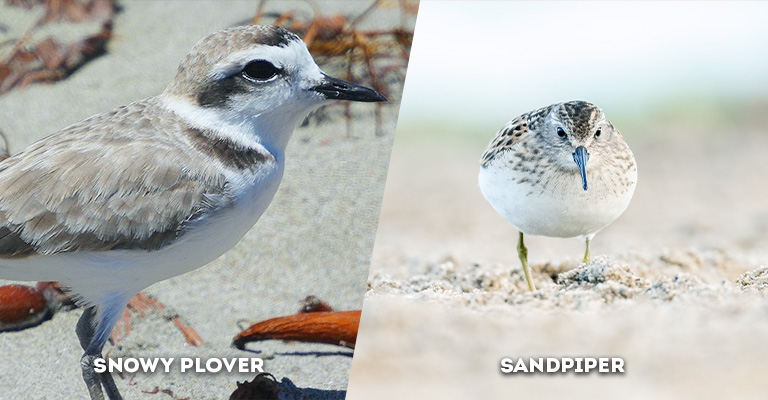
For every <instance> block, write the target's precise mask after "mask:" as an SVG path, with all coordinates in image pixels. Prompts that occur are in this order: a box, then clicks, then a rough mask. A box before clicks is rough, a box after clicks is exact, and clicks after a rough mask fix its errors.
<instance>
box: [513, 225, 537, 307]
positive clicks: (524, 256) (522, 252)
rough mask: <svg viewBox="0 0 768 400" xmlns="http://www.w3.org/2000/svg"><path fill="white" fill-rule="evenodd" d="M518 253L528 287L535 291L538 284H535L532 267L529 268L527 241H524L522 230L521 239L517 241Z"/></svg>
mask: <svg viewBox="0 0 768 400" xmlns="http://www.w3.org/2000/svg"><path fill="white" fill-rule="evenodd" d="M517 255H518V256H519V257H520V262H522V263H523V272H524V273H525V281H526V282H528V289H531V291H532V292H533V291H534V290H536V285H534V284H533V277H532V276H531V269H530V268H528V249H526V248H525V243H523V232H520V239H519V240H518V242H517Z"/></svg>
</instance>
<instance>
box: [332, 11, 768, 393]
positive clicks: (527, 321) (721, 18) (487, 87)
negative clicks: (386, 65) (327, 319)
mask: <svg viewBox="0 0 768 400" xmlns="http://www.w3.org/2000/svg"><path fill="white" fill-rule="evenodd" d="M555 5H556V6H555ZM764 10H765V4H759V3H739V4H737V3H728V4H725V3H706V4H704V3H676V2H662V3H653V2H651V3H636V2H610V3H594V2H566V3H563V2H557V3H554V2H482V3H466V2H465V3H462V2H451V1H446V2H424V3H422V4H421V7H420V9H419V19H418V23H417V26H416V35H415V38H414V45H413V49H412V54H413V56H412V57H411V62H410V65H409V71H408V80H407V83H406V85H405V89H404V93H405V95H404V99H403V106H402V108H401V111H400V121H399V123H398V127H397V132H396V134H395V140H394V147H393V152H392V160H391V162H390V168H389V174H388V178H387V184H386V188H385V192H384V200H383V203H382V211H381V217H380V219H379V225H378V231H377V235H376V241H375V244H374V251H373V256H372V265H371V276H370V278H369V282H368V292H367V295H366V298H365V302H364V304H365V305H364V308H363V317H362V321H361V325H360V333H359V334H360V340H359V341H358V343H357V349H356V352H355V358H354V361H353V365H352V372H351V379H350V386H349V391H348V397H347V398H348V399H351V400H362V399H365V400H371V399H395V398H396V399H422V398H435V399H443V400H446V399H450V400H452V399H470V398H471V399H510V398H538V399H617V398H620V399H723V398H739V399H760V398H764V397H765V393H766V390H768V384H767V383H766V380H765V379H764V377H765V375H766V373H768V364H766V362H765V360H766V359H768V346H766V345H765V335H766V333H767V332H768V322H767V321H768V319H766V316H768V314H767V312H768V297H766V294H768V291H766V277H767V269H766V267H768V206H766V202H765V198H766V195H767V194H768V191H766V188H767V187H766V184H765V181H766V179H765V177H766V176H768V163H766V161H765V160H766V159H765V154H766V152H768V135H766V126H767V125H766V124H767V123H768V120H767V119H766V115H768V101H766V99H768V80H766V77H765V74H764V73H762V72H758V71H760V70H764V69H765V66H766V65H768V58H765V57H763V56H762V54H760V55H758V54H755V53H754V52H753V51H751V50H750V49H752V48H757V47H761V46H763V44H764V43H765V38H766V36H765V34H764V33H765V29H764V28H765V26H766V25H765V15H766V14H765V13H764V12H763V11H764ZM457 26H462V27H463V28H462V29H456V27H457ZM649 26H654V27H655V28H654V29H652V30H648V29H647V27H649ZM467 32H471V34H469V33H467ZM454 50H457V51H456V52H455V51H454ZM457 52H458V53H460V57H457ZM436 93H437V94H436ZM430 99H432V100H430ZM577 99H579V100H585V101H589V102H591V103H593V104H595V105H596V106H598V107H600V108H601V109H602V110H603V111H604V113H605V116H606V118H607V120H609V121H611V123H612V124H613V125H614V126H615V127H616V128H617V129H618V130H619V131H620V132H621V133H622V135H623V136H624V139H625V140H626V142H627V143H628V144H629V146H630V148H631V149H632V152H633V153H634V157H635V159H636V161H637V167H638V183H637V188H636V191H635V194H634V197H633V199H632V201H631V203H630V204H629V207H628V208H627V210H626V212H625V213H624V214H623V215H622V216H621V217H620V218H619V219H618V220H616V221H615V222H614V223H613V224H612V225H610V226H608V227H607V228H606V229H604V230H603V231H601V232H599V233H598V234H597V236H596V237H595V238H594V240H593V242H592V249H591V253H592V261H591V262H590V263H589V264H588V265H584V264H583V263H582V258H583V254H584V242H583V240H579V239H557V238H545V237H534V236H527V237H526V246H527V248H528V259H529V262H530V265H531V266H532V269H533V279H534V281H535V282H536V285H537V287H538V290H537V291H535V292H530V291H529V290H528V288H527V286H526V283H525V279H524V276H523V273H522V270H521V265H520V261H519V259H518V255H517V251H516V246H517V239H518V232H517V230H516V229H515V228H514V227H513V226H512V225H510V224H509V223H508V222H507V221H505V220H504V219H503V218H502V217H501V216H500V215H499V214H497V213H496V212H495V211H494V209H493V208H492V207H491V205H490V204H489V203H488V202H487V201H486V200H485V199H484V198H483V195H482V194H481V192H480V189H479V187H478V172H479V169H480V158H481V156H482V154H483V152H484V150H485V149H486V147H487V146H488V143H489V142H490V141H491V139H492V138H493V137H494V134H495V133H496V132H497V131H498V130H499V129H500V128H501V127H503V126H504V125H505V124H506V123H507V121H510V120H511V119H513V118H515V117H517V116H519V115H521V114H522V113H525V112H528V111H530V110H534V109H537V108H539V107H544V106H547V105H549V104H553V103H558V102H563V101H569V100H577ZM547 133H548V132H547V131H542V132H537V134H541V135H546V134H547ZM551 134H553V135H554V134H556V132H551ZM540 150H541V151H546V149H540ZM546 357H552V358H565V357H571V358H579V357H582V358H583V357H621V358H623V360H624V366H625V372H624V373H623V374H599V373H594V372H593V373H589V374H575V373H572V372H569V373H565V374H563V373H554V374H548V373H534V374H524V373H515V374H509V375H504V374H502V372H501V370H500V369H501V368H500V367H501V365H500V362H501V360H502V359H503V358H512V359H518V358H546Z"/></svg>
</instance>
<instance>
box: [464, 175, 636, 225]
mask: <svg viewBox="0 0 768 400" xmlns="http://www.w3.org/2000/svg"><path fill="white" fill-rule="evenodd" d="M548 172H554V171H548ZM599 172H600V171H593V172H592V173H590V172H588V182H589V189H588V190H586V191H585V190H584V189H583V187H582V182H581V177H580V176H579V174H578V171H577V170H574V171H573V173H571V174H562V173H557V174H555V173H552V174H551V176H548V175H549V174H546V173H545V174H544V175H543V176H542V177H541V178H542V179H540V180H539V181H538V183H537V182H535V180H532V181H525V180H523V179H522V178H524V176H521V175H520V174H521V173H520V172H518V171H513V170H512V169H511V168H505V167H504V166H503V165H502V166H501V167H500V166H499V165H498V164H496V165H490V166H489V167H488V168H481V169H480V175H479V177H478V180H479V185H480V191H481V192H482V193H483V196H485V198H486V200H488V202H489V203H491V206H493V208H494V209H495V210H496V211H497V212H498V213H499V214H501V216H502V217H504V218H505V219H506V220H507V221H509V222H510V223H511V224H512V225H513V226H514V227H515V228H517V229H518V230H519V231H520V232H523V233H525V234H529V235H540V236H550V237H561V238H571V237H587V238H590V239H591V238H592V237H593V236H594V235H595V234H596V233H597V232H599V231H600V230H602V229H603V228H605V227H606V226H608V225H610V224H611V223H612V222H613V221H615V220H616V219H617V218H618V217H619V216H620V215H621V214H622V213H623V212H624V210H626V208H627V206H628V205H629V201H630V200H631V199H632V194H633V193H634V190H635V184H636V182H637V170H636V169H632V170H631V171H630V172H628V173H629V174H630V175H631V176H629V178H630V179H629V181H630V182H631V185H630V187H628V188H626V190H617V189H616V185H617V182H616V180H617V179H614V178H615V177H611V176H606V175H602V176H601V175H600V174H599ZM547 178H549V179H547ZM521 180H523V183H521V182H520V181H521Z"/></svg>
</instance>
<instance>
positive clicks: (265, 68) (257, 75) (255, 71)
mask: <svg viewBox="0 0 768 400" xmlns="http://www.w3.org/2000/svg"><path fill="white" fill-rule="evenodd" d="M278 72H280V70H279V69H277V68H275V66H274V65H272V63H270V62H269V61H263V60H257V61H251V62H249V63H248V65H246V66H245V68H243V72H242V75H243V78H245V79H248V80H249V81H251V82H264V81H266V80H269V79H272V77H274V76H275V75H277V73H278Z"/></svg>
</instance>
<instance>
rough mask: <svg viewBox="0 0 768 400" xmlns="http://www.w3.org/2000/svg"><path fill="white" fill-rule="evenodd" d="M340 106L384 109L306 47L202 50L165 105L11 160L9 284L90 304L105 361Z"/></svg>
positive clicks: (0, 196)
mask: <svg viewBox="0 0 768 400" xmlns="http://www.w3.org/2000/svg"><path fill="white" fill-rule="evenodd" d="M332 99H339V100H352V101H367V102H374V101H384V100H385V99H384V97H382V96H381V95H380V94H378V93H376V92H375V91H373V90H371V89H368V88H364V87H361V86H357V85H354V84H351V83H349V82H345V81H342V80H339V79H336V78H332V77H329V76H327V75H325V74H324V73H323V72H322V71H321V70H320V68H319V67H318V66H317V65H316V64H315V62H314V60H313V59H312V56H310V54H309V52H308V51H307V48H306V46H305V45H304V43H303V42H302V41H301V39H300V38H299V37H298V36H296V35H294V34H292V33H290V32H288V31H286V30H284V29H280V28H277V27H272V26H249V27H237V28H231V29H227V30H223V31H220V32H216V33H213V34H211V35H210V36H208V37H206V38H204V39H203V40H201V41H200V42H198V43H197V44H196V45H195V46H194V48H193V49H192V51H191V52H190V53H189V54H188V55H187V56H186V58H185V59H184V60H183V61H182V63H181V65H180V66H179V70H178V73H177V75H176V78H175V79H174V80H173V82H172V83H171V84H170V85H169V86H168V88H167V89H166V90H165V91H164V92H163V93H162V94H161V95H159V96H156V97H151V98H148V99H145V100H141V101H138V102H135V103H132V104H129V105H127V106H124V107H120V108H118V109H116V110H113V111H110V112H108V113H105V114H100V115H96V116H93V117H91V118H88V119H86V120H85V121H82V122H80V123H77V124H74V125H72V126H70V127H68V128H66V129H64V130H62V131H60V132H58V133H55V134H53V135H51V136H48V137H46V138H44V139H42V140H40V141H38V142H37V143H35V144H33V145H31V146H30V147H28V148H26V149H25V150H23V151H22V152H20V153H19V154H16V155H15V156H13V157H11V158H9V159H6V160H4V161H3V162H2V163H0V277H2V278H5V279H14V280H56V281H61V282H63V283H65V284H67V285H69V286H70V287H71V288H72V290H73V291H74V292H75V293H77V294H78V295H79V296H80V301H81V304H83V305H85V306H86V307H87V308H86V309H85V311H84V313H83V316H82V317H81V318H80V321H79V322H78V324H77V334H78V337H79V339H80V343H81V345H82V347H83V349H84V350H85V354H84V355H83V358H82V361H81V364H82V369H83V377H84V379H85V382H86V384H87V386H88V390H89V393H90V396H91V398H92V399H102V398H103V392H102V386H103V387H104V391H105V392H106V393H107V395H108V397H109V398H110V399H113V400H114V399H119V398H120V393H119V392H118V390H117V387H116V386H115V383H114V381H113V379H112V377H111V375H109V373H102V374H97V373H95V371H94V370H93V360H94V359H95V358H97V357H100V356H101V350H102V348H103V346H104V343H105V342H106V340H107V337H108V336H109V333H110V331H111V330H112V328H113V326H114V325H115V323H116V321H117V319H118V317H119V316H120V314H121V313H122V310H123V309H124V308H125V306H126V304H127V302H128V300H129V299H131V297H133V296H134V295H135V294H136V293H137V292H139V291H140V290H141V289H143V288H145V287H147V286H149V285H151V284H153V283H155V282H158V281H161V280H163V279H167V278H170V277H172V276H175V275H179V274H182V273H185V272H188V271H191V270H193V269H196V268H198V267H201V266H203V265H205V264H207V263H209V262H211V261H213V260H214V259H216V258H218V257H219V256H220V255H222V254H223V253H224V252H226V251H227V250H228V249H229V248H231V247H232V246H234V245H235V244H236V243H237V242H238V241H239V240H240V238H242V237H243V235H245V233H246V232H247V231H248V230H249V229H250V228H251V227H252V226H253V225H254V223H256V221H257V220H258V219H259V217H260V216H261V214H262V213H263V212H264V210H265V209H266V208H267V205H269V203H270V201H272V197H273V196H274V194H275V191H276V190H277V187H278V185H279V183H280V180H281V178H282V174H283V166H284V154H285V147H286V144H287V142H288V139H289V137H290V136H291V133H292V132H293V130H294V128H295V127H296V125H297V124H298V123H299V122H301V121H302V119H303V118H305V117H306V115H307V114H308V113H309V112H310V111H311V110H313V109H314V108H316V107H318V106H320V105H322V104H324V103H326V102H328V101H329V100H332Z"/></svg>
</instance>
